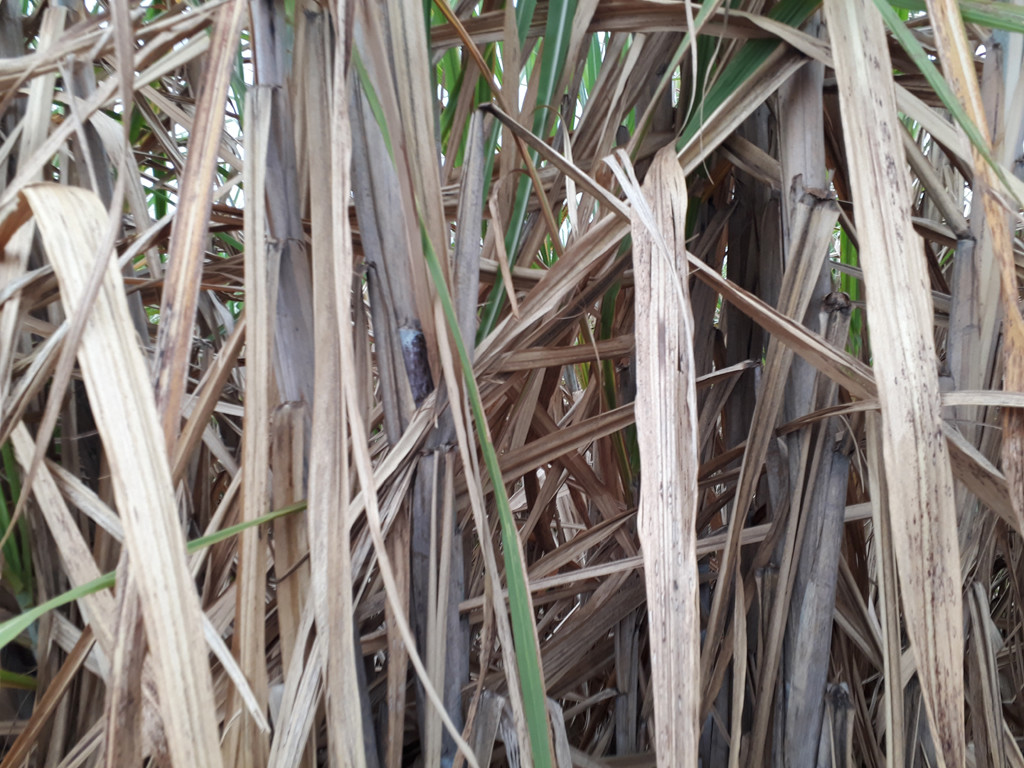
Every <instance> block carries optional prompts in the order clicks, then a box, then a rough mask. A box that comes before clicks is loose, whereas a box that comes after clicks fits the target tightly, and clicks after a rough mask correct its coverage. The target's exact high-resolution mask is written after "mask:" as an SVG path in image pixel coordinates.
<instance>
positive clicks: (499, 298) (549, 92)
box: [477, 0, 576, 339]
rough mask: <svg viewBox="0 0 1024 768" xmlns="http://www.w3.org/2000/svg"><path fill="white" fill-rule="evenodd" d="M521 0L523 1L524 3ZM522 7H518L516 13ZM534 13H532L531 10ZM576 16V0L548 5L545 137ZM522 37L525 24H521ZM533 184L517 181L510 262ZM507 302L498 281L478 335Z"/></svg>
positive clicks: (539, 117)
mask: <svg viewBox="0 0 1024 768" xmlns="http://www.w3.org/2000/svg"><path fill="white" fill-rule="evenodd" d="M521 5H522V4H520V7H521ZM520 7H517V8H516V15H517V18H518V13H519V9H520ZM531 16H532V13H531ZM575 16H576V0H563V1H562V2H558V3H550V4H549V5H548V19H547V24H546V25H545V28H544V48H543V51H542V52H541V59H540V75H539V78H540V81H539V83H538V87H537V111H536V112H535V113H534V116H533V132H534V133H535V134H536V135H537V136H540V137H541V138H546V137H547V133H548V128H549V127H550V126H551V124H552V123H553V122H554V120H553V118H554V115H556V114H557V113H558V103H557V100H558V94H557V93H556V92H555V89H556V88H557V86H558V83H559V82H560V81H561V79H562V71H563V70H564V69H565V57H566V55H567V53H568V51H569V37H570V35H571V33H572V22H573V18H574V17H575ZM519 34H520V37H523V26H522V25H521V24H520V27H519ZM530 162H531V163H536V162H537V153H536V152H534V151H533V150H530ZM532 187H533V184H532V183H531V181H530V178H529V176H526V175H523V176H521V177H520V179H519V183H518V184H517V185H516V197H515V202H514V203H513V205H512V216H511V218H510V220H509V224H508V228H507V229H506V230H505V252H506V253H507V254H508V261H509V266H510V267H512V266H515V264H516V262H517V261H518V260H519V255H520V254H519V249H520V247H521V246H522V239H523V225H524V224H525V222H526V208H527V205H528V204H529V201H530V191H531V189H532ZM504 306H505V288H504V286H503V285H502V284H501V283H500V282H496V283H495V284H494V287H493V288H492V289H491V293H490V295H489V296H488V297H487V303H486V304H485V305H484V308H483V311H482V312H481V315H480V328H479V331H478V332H477V339H482V338H484V337H485V336H486V335H487V334H488V333H490V332H491V331H492V330H494V326H495V325H496V324H497V321H498V315H499V314H500V313H501V310H502V308H503V307H504Z"/></svg>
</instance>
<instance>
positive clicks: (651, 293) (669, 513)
mask: <svg viewBox="0 0 1024 768" xmlns="http://www.w3.org/2000/svg"><path fill="white" fill-rule="evenodd" d="M643 192H644V196H645V197H647V198H648V200H649V202H650V205H651V208H652V209H653V214H654V217H653V220H654V224H655V226H656V227H657V230H658V232H660V235H661V236H660V237H657V235H656V233H654V232H652V231H651V230H650V227H649V223H647V222H645V218H646V217H642V214H640V213H638V212H637V205H636V204H634V206H633V210H634V215H633V268H634V273H635V280H636V349H637V352H636V357H637V400H636V423H637V438H638V442H639V445H640V460H641V467H642V470H641V471H642V477H641V487H640V514H639V525H638V528H639V533H640V544H641V547H642V549H643V555H644V567H645V574H646V580H647V606H648V611H649V613H650V627H651V631H650V644H651V667H652V670H651V686H652V688H653V690H654V712H655V744H656V747H657V755H658V764H659V765H666V766H667V765H671V766H680V767H681V768H682V767H683V766H696V765H697V736H698V729H697V718H698V712H699V709H700V681H699V676H700V646H699V628H700V610H699V607H698V603H697V555H696V549H695V548H696V531H695V521H696V515H697V468H698V456H697V421H698V415H697V394H696V392H697V390H696V376H695V372H694V362H693V347H692V344H693V316H692V312H691V309H690V304H689V292H688V290H687V287H686V273H687V263H686V240H685V234H684V233H685V227H686V179H685V177H684V176H683V172H682V169H681V168H680V167H679V163H678V162H677V160H676V157H675V153H674V152H673V151H672V149H671V148H668V149H663V150H662V151H661V152H659V153H658V155H657V156H656V157H655V160H654V164H653V165H652V166H651V169H650V171H649V172H648V176H647V181H646V182H645V184H644V187H643Z"/></svg>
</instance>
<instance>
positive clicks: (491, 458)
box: [420, 221, 551, 768]
mask: <svg viewBox="0 0 1024 768" xmlns="http://www.w3.org/2000/svg"><path fill="white" fill-rule="evenodd" d="M420 233H421V238H422V240H423V253H424V255H425V256H426V259H427V267H428V268H429V269H430V276H431V278H433V280H434V285H435V287H436V288H437V294H438V298H439V299H440V301H441V308H442V309H443V311H444V316H445V320H446V321H447V323H448V328H449V330H450V331H451V334H452V338H453V340H454V342H455V347H456V349H457V350H458V353H459V360H460V362H461V363H462V373H463V378H464V379H465V382H466V393H467V394H468V396H469V403H470V406H471V407H472V409H473V422H474V424H475V425H476V432H477V437H478V439H479V441H480V450H481V452H482V453H483V457H484V464H485V465H486V466H487V474H488V475H489V476H490V478H491V484H492V485H493V486H494V502H495V504H496V506H497V507H498V519H499V521H500V523H501V542H502V550H503V554H504V558H505V578H506V581H507V582H508V584H507V586H508V603H509V612H510V614H511V618H512V638H513V641H514V644H515V652H516V664H517V665H518V667H519V683H520V686H521V687H522V693H523V707H524V708H525V710H526V723H527V728H528V730H529V733H530V751H531V753H532V755H533V764H534V766H536V767H537V768H547V767H548V766H551V739H550V733H549V731H548V714H547V705H546V704H545V702H544V682H543V680H541V676H540V659H539V658H538V657H537V652H536V649H537V638H536V633H537V627H536V625H535V624H534V622H533V614H532V612H531V611H530V595H529V593H528V592H527V587H526V578H525V576H524V574H523V568H522V563H521V562H520V560H519V557H518V556H517V554H516V553H517V552H518V550H519V533H518V531H517V530H516V523H515V520H514V519H513V517H512V508H511V506H510V505H509V501H508V494H507V493H506V492H505V483H504V482H503V481H502V479H501V466H500V465H499V464H498V454H497V452H496V451H495V450H494V444H493V443H492V442H491V435H490V431H489V429H488V427H487V417H486V415H485V414H484V406H483V401H482V400H481V399H480V391H479V390H478V389H477V386H476V379H475V378H474V376H473V364H472V363H471V362H470V359H469V354H468V353H467V352H466V344H465V342H464V341H463V338H462V334H461V333H460V332H459V323H458V320H457V319H456V315H455V306H454V304H453V302H452V297H451V294H450V293H449V292H448V286H447V284H446V283H445V282H444V276H443V274H442V273H441V264H440V262H439V261H438V258H437V254H436V253H435V252H434V247H433V245H432V244H431V242H430V238H429V237H428V236H427V231H426V228H425V227H424V226H423V223H422V221H421V222H420ZM481 535H486V532H481Z"/></svg>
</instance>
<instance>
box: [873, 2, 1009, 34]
mask: <svg viewBox="0 0 1024 768" xmlns="http://www.w3.org/2000/svg"><path fill="white" fill-rule="evenodd" d="M889 4H890V5H892V6H893V7H894V8H901V9H905V10H909V11H926V10H928V5H927V3H926V2H925V0H889ZM900 15H901V16H902V15H903V14H900ZM960 15H961V16H963V18H964V21H967V22H970V23H971V24H980V25H981V26H983V27H993V28H994V29H1005V30H1006V31H1007V32H1024V6H1020V5H1012V4H1011V3H997V2H984V1H983V0H960ZM904 20H905V19H904Z"/></svg>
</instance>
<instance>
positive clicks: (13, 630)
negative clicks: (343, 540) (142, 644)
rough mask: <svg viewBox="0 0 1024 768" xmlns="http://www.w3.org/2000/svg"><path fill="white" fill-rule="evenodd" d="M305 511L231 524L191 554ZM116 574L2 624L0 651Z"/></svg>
mask: <svg viewBox="0 0 1024 768" xmlns="http://www.w3.org/2000/svg"><path fill="white" fill-rule="evenodd" d="M305 508H306V502H305V501H301V502H299V503H297V504H292V505H291V506H288V507H282V508H281V509H276V510H274V511H273V512H268V513H267V514H265V515H263V516H262V517H257V518H256V519H254V520H248V521H246V522H244V523H238V525H232V526H229V527H227V528H224V529H222V530H220V531H217V532H216V533H211V534H210V535H209V536H202V537H200V538H198V539H194V540H192V541H190V542H189V543H188V552H189V553H190V554H191V553H192V552H198V551H199V550H201V549H205V548H206V547H210V546H213V545H214V544H217V543H219V542H222V541H225V540H227V539H230V538H231V537H232V536H237V535H238V534H240V533H241V532H242V531H244V530H246V529H247V528H252V527H253V526H257V525H263V524H265V523H269V522H271V521H273V520H277V519H278V518H279V517H284V516H286V515H291V514H294V513H296V512H301V511H302V510H304V509H305ZM115 579H116V574H115V572H114V571H109V572H108V573H105V574H103V575H102V576H99V577H97V578H95V579H93V580H92V581H89V582H86V583H85V584H80V585H79V586H77V587H75V588H74V589H69V590H68V591H67V592H64V593H63V594H60V595H57V596H56V597H54V598H52V599H50V600H47V601H46V602H45V603H42V604H40V605H37V606H36V607H35V608H32V609H30V610H28V611H25V612H24V613H20V614H18V615H17V616H15V617H14V618H11V619H8V620H7V621H5V622H4V623H3V624H0V648H3V647H4V646H5V645H7V644H8V643H10V642H12V641H13V640H14V639H15V638H16V637H17V636H18V635H20V634H21V633H22V632H24V631H25V630H26V629H28V628H29V627H30V626H31V625H32V624H33V622H35V621H37V620H38V619H39V618H40V617H42V616H44V615H46V614H47V613H49V612H50V611H52V610H53V609H54V608H60V607H61V606H64V605H67V604H68V603H72V602H74V601H75V600H81V599H82V598H83V597H87V596H88V595H94V594H96V593H97V592H99V591H100V590H101V589H110V588H111V587H113V586H114V583H115Z"/></svg>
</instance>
